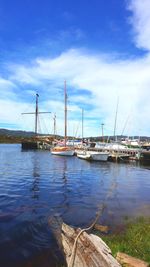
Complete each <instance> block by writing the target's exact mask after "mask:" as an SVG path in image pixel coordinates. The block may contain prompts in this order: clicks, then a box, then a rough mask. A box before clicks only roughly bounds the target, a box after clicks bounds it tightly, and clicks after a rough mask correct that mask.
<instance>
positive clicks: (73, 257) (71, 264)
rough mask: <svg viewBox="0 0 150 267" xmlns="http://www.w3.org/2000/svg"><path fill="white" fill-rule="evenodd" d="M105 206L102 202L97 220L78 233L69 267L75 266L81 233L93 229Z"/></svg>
mask: <svg viewBox="0 0 150 267" xmlns="http://www.w3.org/2000/svg"><path fill="white" fill-rule="evenodd" d="M104 207H105V206H104V204H102V206H101V208H100V210H99V212H98V213H97V216H96V218H95V220H94V221H93V222H92V224H91V225H90V226H89V227H87V228H84V229H82V230H81V231H80V232H79V233H78V235H77V236H76V238H75V241H74V244H73V248H72V253H71V256H70V260H69V264H68V267H73V266H74V260H75V255H76V254H75V253H76V246H77V241H78V238H79V237H80V235H81V234H82V233H83V232H85V231H89V230H91V229H92V228H93V226H94V225H95V224H96V222H97V220H98V219H99V217H100V216H101V214H102V212H103V210H104Z"/></svg>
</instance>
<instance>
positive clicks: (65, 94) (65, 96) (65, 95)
mask: <svg viewBox="0 0 150 267" xmlns="http://www.w3.org/2000/svg"><path fill="white" fill-rule="evenodd" d="M64 98H65V99H64V100H65V110H64V111H65V146H66V142H67V93H66V81H64Z"/></svg>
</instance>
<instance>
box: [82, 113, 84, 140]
mask: <svg viewBox="0 0 150 267" xmlns="http://www.w3.org/2000/svg"><path fill="white" fill-rule="evenodd" d="M83 116H84V109H83V108H82V143H83Z"/></svg>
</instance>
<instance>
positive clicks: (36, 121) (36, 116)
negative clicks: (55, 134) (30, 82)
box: [35, 94, 39, 135]
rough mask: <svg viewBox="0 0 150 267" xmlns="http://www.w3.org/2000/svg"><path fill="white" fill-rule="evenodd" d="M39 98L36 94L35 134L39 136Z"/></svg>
mask: <svg viewBox="0 0 150 267" xmlns="http://www.w3.org/2000/svg"><path fill="white" fill-rule="evenodd" d="M38 97H39V95H38V94H36V107H35V134H36V135H37V125H38Z"/></svg>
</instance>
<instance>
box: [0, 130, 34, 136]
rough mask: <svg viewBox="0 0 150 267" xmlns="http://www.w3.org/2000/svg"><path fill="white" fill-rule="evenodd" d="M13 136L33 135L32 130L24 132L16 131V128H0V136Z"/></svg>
mask: <svg viewBox="0 0 150 267" xmlns="http://www.w3.org/2000/svg"><path fill="white" fill-rule="evenodd" d="M2 135H3V136H13V137H32V136H34V135H35V133H34V132H26V131H17V130H7V129H0V136H2Z"/></svg>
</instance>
